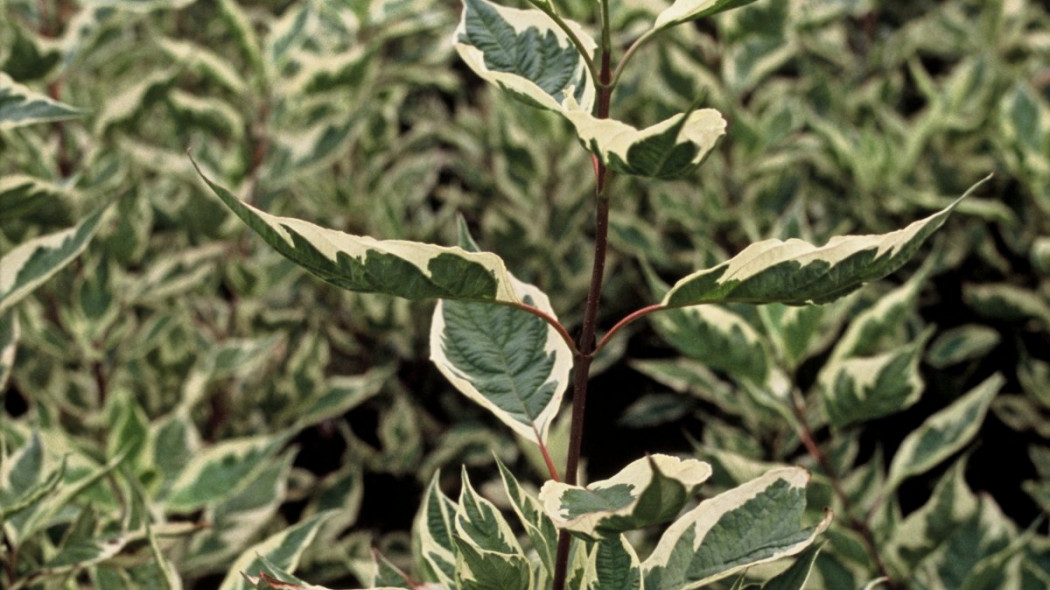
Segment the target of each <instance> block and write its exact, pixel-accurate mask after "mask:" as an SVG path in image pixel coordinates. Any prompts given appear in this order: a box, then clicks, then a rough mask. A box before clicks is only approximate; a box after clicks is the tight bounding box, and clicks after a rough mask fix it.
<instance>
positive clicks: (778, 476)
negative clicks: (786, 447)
mask: <svg viewBox="0 0 1050 590" xmlns="http://www.w3.org/2000/svg"><path fill="white" fill-rule="evenodd" d="M808 482H809V474H808V473H807V472H806V471H805V470H804V469H799V468H787V469H777V470H773V471H770V472H769V473H767V474H765V475H763V476H762V477H760V478H758V479H755V480H752V481H750V482H748V483H746V484H743V485H741V486H739V487H736V488H734V489H732V490H729V491H728V492H724V493H722V494H719V495H718V496H715V497H714V498H711V499H710V500H705V501H704V502H701V503H700V505H699V506H697V507H696V508H694V509H693V510H691V511H689V512H687V513H686V514H685V515H683V516H682V517H681V518H679V519H678V520H676V521H675V522H674V523H673V524H672V525H671V526H670V527H669V528H668V529H667V531H666V532H664V534H663V536H662V537H661V538H660V541H659V543H657V545H656V548H655V549H654V550H653V552H652V554H651V555H650V556H649V558H648V559H646V560H645V562H644V563H643V564H642V566H643V568H644V570H645V588H646V590H692V589H694V588H700V587H701V586H704V585H706V584H709V583H711V582H714V581H716V580H719V579H722V578H724V577H727V576H730V575H732V574H734V573H737V572H739V571H741V570H743V569H745V568H748V567H750V566H753V565H756V564H759V563H766V562H769V561H773V560H776V559H780V558H782V557H787V556H790V555H795V554H796V553H799V552H801V551H802V550H803V549H805V548H806V547H808V546H809V545H811V544H812V543H813V541H814V540H815V539H816V537H817V535H818V534H820V533H821V532H822V531H823V530H824V529H826V528H827V527H828V525H829V524H830V523H831V516H830V514H829V515H827V516H825V518H824V519H823V520H822V521H821V522H820V523H818V524H817V525H816V526H813V527H803V526H802V525H801V522H800V521H801V518H802V514H803V512H804V510H805V508H806V484H807V483H808Z"/></svg>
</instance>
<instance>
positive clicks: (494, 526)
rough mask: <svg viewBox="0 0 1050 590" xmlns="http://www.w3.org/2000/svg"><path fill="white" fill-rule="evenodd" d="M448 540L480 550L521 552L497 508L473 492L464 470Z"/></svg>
mask: <svg viewBox="0 0 1050 590" xmlns="http://www.w3.org/2000/svg"><path fill="white" fill-rule="evenodd" d="M452 538H453V540H454V541H456V540H461V541H463V542H464V543H466V544H469V545H474V546H476V547H477V548H478V549H481V550H484V551H495V552H498V553H505V554H518V553H522V551H521V546H520V545H518V541H517V539H516V538H515V536H514V533H513V531H511V530H510V525H508V524H507V521H506V520H504V519H503V515H502V514H500V512H499V509H498V508H496V506H495V505H493V504H492V502H489V501H488V500H486V499H485V498H482V497H481V496H480V495H478V493H477V492H476V491H475V490H474V486H472V485H471V483H470V478H469V477H468V476H467V470H466V467H464V468H463V489H462V490H461V491H460V495H459V509H458V510H457V512H456V522H455V531H454V533H453V535H452Z"/></svg>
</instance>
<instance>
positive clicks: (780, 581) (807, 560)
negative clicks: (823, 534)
mask: <svg viewBox="0 0 1050 590" xmlns="http://www.w3.org/2000/svg"><path fill="white" fill-rule="evenodd" d="M822 548H823V545H820V544H814V545H810V546H809V548H808V549H806V550H805V551H803V552H802V554H801V555H799V556H798V558H797V559H796V560H795V563H793V564H791V567H789V568H787V569H786V570H784V571H783V572H780V573H779V574H777V576H776V577H774V578H773V579H771V580H769V581H768V582H766V583H765V584H764V585H763V586H762V590H803V588H805V586H806V580H808V579H809V574H810V572H811V571H813V564H814V563H816V561H817V555H818V554H819V553H820V550H821V549H822Z"/></svg>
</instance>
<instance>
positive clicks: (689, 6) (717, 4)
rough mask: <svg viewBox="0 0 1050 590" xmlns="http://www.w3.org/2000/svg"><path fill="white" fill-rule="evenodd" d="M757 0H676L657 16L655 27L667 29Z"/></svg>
mask: <svg viewBox="0 0 1050 590" xmlns="http://www.w3.org/2000/svg"><path fill="white" fill-rule="evenodd" d="M754 1H755V0H675V2H674V4H672V5H671V6H669V7H668V8H666V9H664V11H663V12H661V13H660V14H659V15H657V17H656V22H655V23H653V29H656V30H659V29H665V28H667V27H671V26H674V25H678V24H681V23H684V22H687V21H691V20H695V19H698V18H702V17H705V16H711V15H713V14H718V13H719V12H725V11H726V10H732V9H733V8H737V7H740V6H745V5H747V4H751V3H752V2H754Z"/></svg>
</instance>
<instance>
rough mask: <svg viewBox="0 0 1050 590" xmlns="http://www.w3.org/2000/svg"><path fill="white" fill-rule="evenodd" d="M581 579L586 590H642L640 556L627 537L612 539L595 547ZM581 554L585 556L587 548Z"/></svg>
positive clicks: (581, 583) (618, 536) (600, 542)
mask: <svg viewBox="0 0 1050 590" xmlns="http://www.w3.org/2000/svg"><path fill="white" fill-rule="evenodd" d="M593 545H594V546H593V547H591V548H590V549H589V550H588V551H587V557H586V559H587V563H586V565H585V566H584V567H585V569H584V571H583V573H582V576H581V579H580V587H581V588H586V590H642V588H643V577H642V568H641V564H640V563H639V561H638V554H637V553H636V552H635V550H634V547H632V546H631V544H630V543H628V542H627V539H625V538H624V536H623V535H612V536H609V537H606V538H605V539H602V540H601V541H599V542H597V543H594V544H593ZM577 551H579V552H581V553H582V552H583V548H582V547H581V548H578V549H577Z"/></svg>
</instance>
